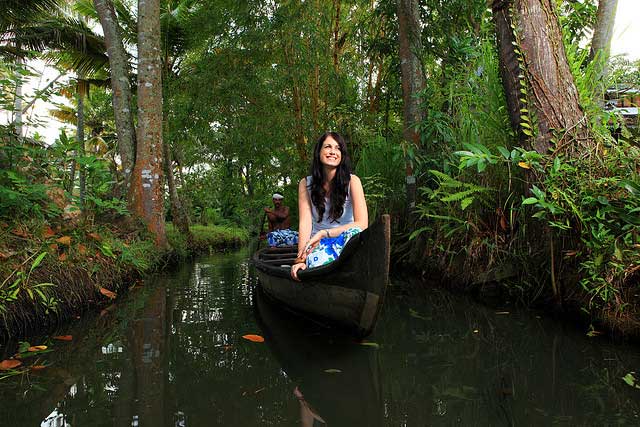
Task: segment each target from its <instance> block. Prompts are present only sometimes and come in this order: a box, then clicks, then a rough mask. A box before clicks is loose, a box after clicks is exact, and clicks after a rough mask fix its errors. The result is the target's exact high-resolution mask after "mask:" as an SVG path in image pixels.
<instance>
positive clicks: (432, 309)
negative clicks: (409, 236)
mask: <svg viewBox="0 0 640 427" xmlns="http://www.w3.org/2000/svg"><path fill="white" fill-rule="evenodd" d="M427 298H428V299H427ZM425 300H426V301H428V302H427V303H426V304H425V303H424V302H423V301H425ZM397 301H398V300H397V298H393V297H389V298H388V299H387V303H386V306H385V311H384V315H383V318H382V319H381V321H380V322H379V324H378V329H377V333H376V336H375V337H373V338H374V339H376V340H378V341H379V342H382V343H384V346H383V347H382V349H381V358H382V365H383V366H384V367H385V369H384V370H383V371H382V372H383V383H384V384H385V387H384V390H385V408H387V410H388V415H387V418H388V420H389V424H390V425H397V424H398V423H401V422H406V424H407V425H425V424H429V425H430V424H444V425H449V424H459V423H461V424H463V425H464V424H468V423H471V424H474V425H509V424H519V423H522V422H523V421H524V422H526V423H530V424H531V425H549V424H551V423H553V422H568V423H570V424H578V425H592V424H593V423H595V424H599V422H598V421H597V420H601V421H602V423H603V424H607V423H609V422H610V420H615V419H618V420H620V421H621V420H625V419H626V420H627V421H628V420H631V417H632V415H631V414H634V413H637V411H638V410H639V409H640V402H638V401H633V400H632V399H631V395H630V393H631V392H633V391H634V390H631V389H630V388H629V390H627V388H628V387H627V386H626V385H625V384H623V382H622V381H621V380H620V381H618V380H617V379H619V378H620V377H622V376H624V374H626V372H628V371H629V370H632V369H631V368H632V367H633V366H634V365H635V366H637V364H638V362H639V357H638V355H637V354H635V355H634V353H632V352H629V351H620V350H621V349H616V348H615V346H613V345H611V344H607V343H604V342H597V341H589V340H588V339H587V338H586V337H585V336H584V334H583V332H581V331H577V330H573V329H569V330H562V329H561V328H559V327H558V325H557V323H556V321H554V320H552V319H541V318H536V317H535V316H534V315H533V314H529V313H526V312H517V311H516V312H511V313H508V314H497V313H500V312H501V311H500V310H499V309H498V310H494V309H491V308H487V307H484V306H480V305H477V304H475V303H473V302H471V301H469V300H466V299H464V298H460V297H457V296H452V295H450V294H447V293H441V292H437V291H433V290H431V289H430V290H429V295H428V297H427V296H425V295H418V296H416V295H411V296H408V297H406V298H403V299H402V301H400V302H397ZM410 310H413V312H411V311H410ZM474 330H477V333H474ZM625 359H626V360H625ZM605 420H608V421H605Z"/></svg>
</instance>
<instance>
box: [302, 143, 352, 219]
mask: <svg viewBox="0 0 640 427" xmlns="http://www.w3.org/2000/svg"><path fill="white" fill-rule="evenodd" d="M328 137H331V138H333V139H334V140H335V141H336V142H337V143H338V145H339V147H340V154H341V161H340V164H339V165H338V168H337V169H336V175H335V177H334V178H333V179H332V180H331V182H330V183H329V186H330V189H331V191H330V192H329V197H330V200H331V210H330V211H329V219H330V220H331V221H332V222H333V221H337V220H338V218H340V217H341V216H342V213H343V212H344V201H345V200H346V198H347V194H348V193H349V182H350V181H351V161H350V160H349V152H348V151H347V144H346V143H345V141H344V138H343V137H342V136H341V135H339V134H337V133H336V132H327V133H325V134H324V135H322V136H321V137H320V138H318V142H316V146H315V148H314V149H313V162H312V163H311V173H310V175H311V186H310V190H311V203H313V206H315V207H316V211H317V212H318V222H322V218H323V217H324V211H325V203H324V199H325V196H326V195H327V192H326V191H325V190H324V188H323V187H322V183H323V182H324V180H325V178H326V177H325V173H324V166H323V165H322V163H321V162H320V150H322V145H323V144H324V141H325V140H326V139H327V138H328Z"/></svg>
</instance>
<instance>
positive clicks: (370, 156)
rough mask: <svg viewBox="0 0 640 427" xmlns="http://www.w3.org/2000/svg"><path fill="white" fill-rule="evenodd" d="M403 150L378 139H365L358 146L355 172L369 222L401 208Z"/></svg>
mask: <svg viewBox="0 0 640 427" xmlns="http://www.w3.org/2000/svg"><path fill="white" fill-rule="evenodd" d="M403 168H404V160H403V155H402V150H401V148H400V145H399V144H394V143H391V142H389V141H388V140H386V139H385V138H383V137H381V136H373V137H371V138H369V139H367V141H366V142H364V143H363V144H362V146H361V151H360V159H359V161H358V164H357V166H356V170H355V173H356V175H358V176H359V177H360V179H361V181H362V185H363V187H364V193H365V196H366V199H367V208H368V210H369V217H370V219H372V220H373V219H374V218H376V217H377V216H378V215H379V214H382V213H385V212H386V213H388V212H394V211H397V210H398V209H399V207H400V206H402V198H401V197H399V195H400V194H403V191H404V181H403V180H402V173H401V171H402V170H403Z"/></svg>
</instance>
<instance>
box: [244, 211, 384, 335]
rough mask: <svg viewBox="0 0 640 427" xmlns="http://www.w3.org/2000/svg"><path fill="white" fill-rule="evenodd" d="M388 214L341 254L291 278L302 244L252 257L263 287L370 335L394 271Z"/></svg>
mask: <svg viewBox="0 0 640 427" xmlns="http://www.w3.org/2000/svg"><path fill="white" fill-rule="evenodd" d="M389 240H390V224H389V216H388V215H383V216H382V217H381V218H380V220H378V221H376V222H375V223H374V224H373V225H371V226H370V227H369V228H367V229H366V230H364V231H363V232H362V233H360V234H357V235H356V236H354V237H352V238H351V239H350V240H349V242H348V243H347V245H346V246H345V247H344V250H343V252H342V254H341V255H340V257H339V258H338V259H337V260H336V261H334V262H332V263H329V264H327V265H324V266H321V267H316V268H311V269H306V270H303V271H301V272H300V273H299V277H300V279H301V282H297V281H294V280H293V279H292V278H291V276H290V271H291V265H292V263H293V260H294V259H295V257H296V255H297V247H295V246H294V247H291V246H290V247H281V248H265V249H262V250H260V251H258V252H256V254H255V255H254V257H253V263H254V265H255V266H256V269H257V271H258V278H259V282H260V286H261V287H262V289H264V291H265V292H266V293H267V294H268V295H269V296H271V297H272V298H275V299H276V300H278V301H280V302H282V303H284V304H286V305H287V306H289V307H290V308H293V309H295V310H298V311H302V312H305V313H308V314H311V315H314V316H317V317H322V318H325V319H327V320H329V321H333V322H336V323H337V324H339V325H341V326H342V327H345V328H347V329H349V330H351V331H353V333H355V334H356V335H358V336H366V335H368V334H369V333H371V331H372V329H373V327H374V325H375V321H376V320H377V317H378V314H379V311H380V309H381V307H382V301H383V299H384V293H385V288H386V285H387V283H388V277H389V276H388V275H389Z"/></svg>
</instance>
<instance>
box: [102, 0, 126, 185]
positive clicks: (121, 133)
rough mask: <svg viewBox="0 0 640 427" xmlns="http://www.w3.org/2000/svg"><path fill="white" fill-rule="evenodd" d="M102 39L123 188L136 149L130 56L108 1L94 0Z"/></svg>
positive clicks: (111, 3)
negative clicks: (111, 92) (108, 73)
mask: <svg viewBox="0 0 640 427" xmlns="http://www.w3.org/2000/svg"><path fill="white" fill-rule="evenodd" d="M93 4H94V5H95V8H96V11H97V12H98V16H99V17H100V24H101V25H102V31H103V33H104V41H105V44H106V46H107V55H108V56H109V68H110V75H111V89H112V90H113V101H112V102H113V112H114V115H115V122H116V130H117V137H118V152H119V154H120V161H121V162H122V171H123V173H124V183H125V188H127V187H128V186H129V184H130V182H129V181H130V175H131V172H132V171H133V164H134V162H135V152H136V133H135V128H134V125H133V114H132V112H131V107H132V105H131V87H130V86H129V59H128V58H127V52H126V51H125V49H124V44H123V42H122V35H121V30H120V26H119V25H118V21H117V18H116V13H115V10H114V8H113V2H112V1H111V0H94V1H93Z"/></svg>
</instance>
